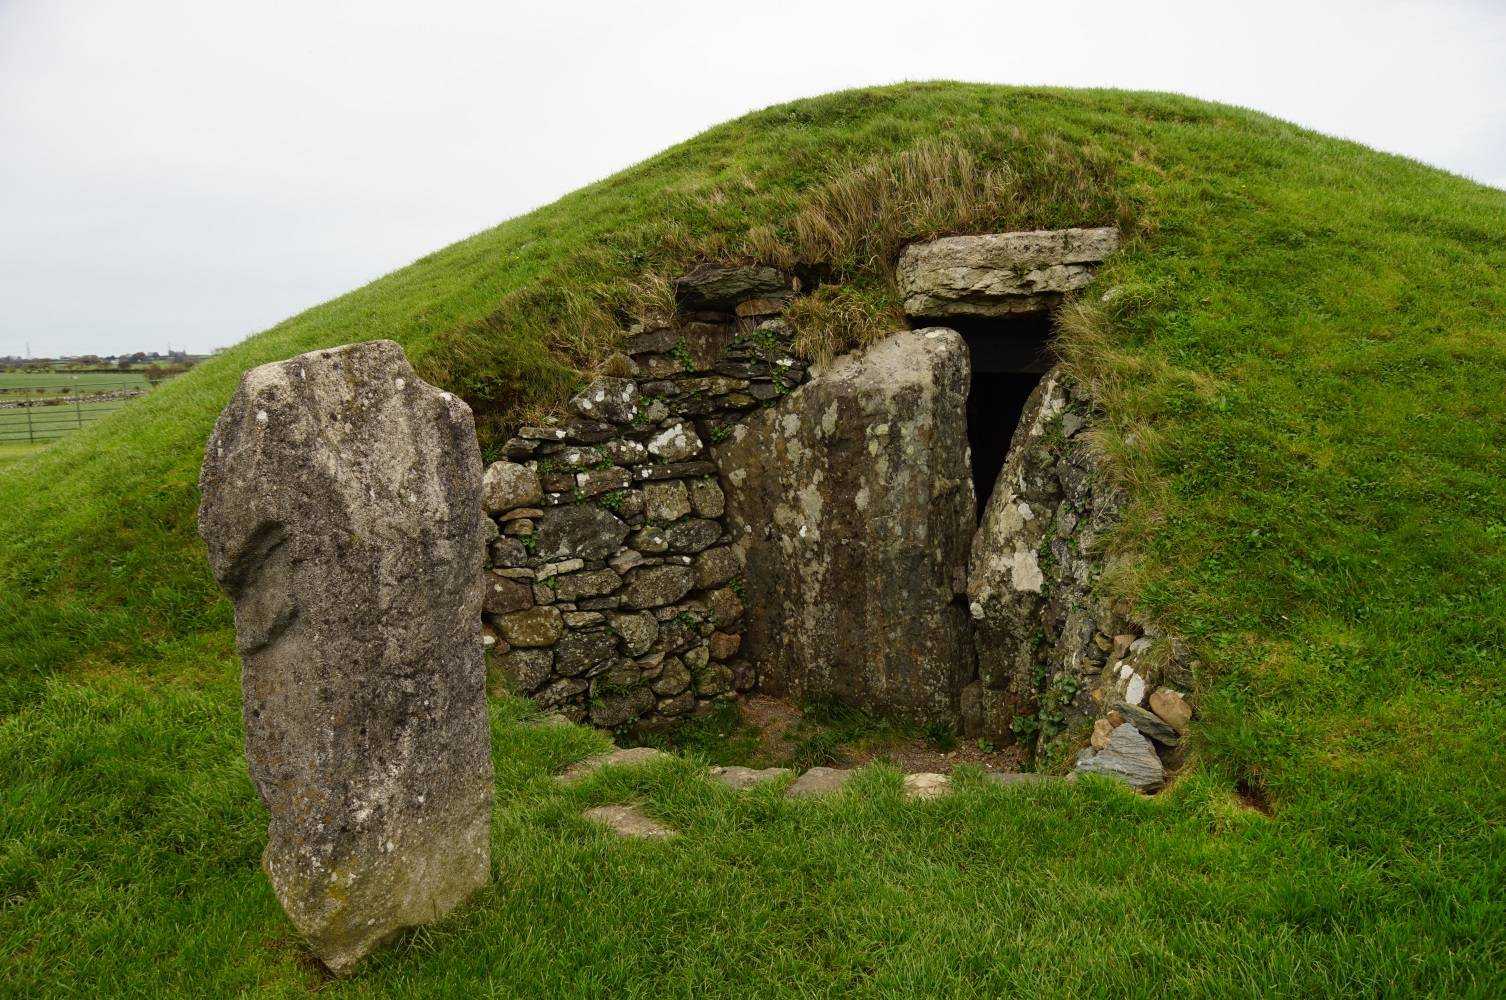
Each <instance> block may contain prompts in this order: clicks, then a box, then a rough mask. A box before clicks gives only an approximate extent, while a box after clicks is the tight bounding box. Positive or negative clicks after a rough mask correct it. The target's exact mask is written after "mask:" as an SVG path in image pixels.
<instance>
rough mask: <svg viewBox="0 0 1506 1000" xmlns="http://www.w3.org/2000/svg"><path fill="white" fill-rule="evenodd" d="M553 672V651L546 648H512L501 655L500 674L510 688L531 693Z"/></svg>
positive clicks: (523, 692) (541, 685) (522, 692)
mask: <svg viewBox="0 0 1506 1000" xmlns="http://www.w3.org/2000/svg"><path fill="white" fill-rule="evenodd" d="M553 672H554V653H553V652H552V651H551V650H548V649H514V650H513V651H512V652H510V653H508V654H506V655H505V656H503V657H502V674H503V676H504V677H506V678H507V682H508V683H509V684H510V685H512V689H513V690H514V691H517V692H519V693H521V694H532V693H533V692H534V691H537V690H538V689H539V688H541V687H543V685H544V682H545V681H547V680H549V676H550V675H551V674H552V673H553Z"/></svg>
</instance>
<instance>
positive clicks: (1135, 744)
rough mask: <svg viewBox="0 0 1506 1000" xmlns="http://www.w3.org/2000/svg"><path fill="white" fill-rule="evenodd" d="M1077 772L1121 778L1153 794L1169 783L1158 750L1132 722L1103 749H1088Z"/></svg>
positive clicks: (1114, 735)
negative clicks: (1157, 754) (1157, 753)
mask: <svg viewBox="0 0 1506 1000" xmlns="http://www.w3.org/2000/svg"><path fill="white" fill-rule="evenodd" d="M1075 770H1076V772H1077V773H1079V774H1103V775H1107V776H1108V777H1111V778H1118V779H1119V780H1120V781H1124V782H1126V783H1128V784H1129V786H1130V787H1131V788H1135V789H1138V790H1139V791H1142V792H1153V791H1155V790H1156V789H1158V788H1160V787H1161V786H1162V785H1164V784H1165V783H1166V769H1165V767H1164V766H1163V765H1162V764H1161V758H1160V757H1158V756H1156V748H1155V747H1153V746H1151V743H1150V740H1148V739H1146V738H1145V737H1144V736H1142V735H1140V733H1139V731H1138V730H1136V729H1135V727H1134V726H1132V725H1130V724H1129V723H1128V722H1126V723H1123V724H1122V725H1120V726H1119V727H1117V728H1116V729H1115V730H1114V732H1113V734H1112V735H1111V736H1110V737H1109V742H1108V745H1107V746H1105V747H1104V748H1103V749H1102V750H1094V749H1092V748H1091V747H1090V748H1087V749H1084V750H1083V751H1082V752H1081V754H1080V755H1079V756H1078V758H1077V765H1076V767H1075Z"/></svg>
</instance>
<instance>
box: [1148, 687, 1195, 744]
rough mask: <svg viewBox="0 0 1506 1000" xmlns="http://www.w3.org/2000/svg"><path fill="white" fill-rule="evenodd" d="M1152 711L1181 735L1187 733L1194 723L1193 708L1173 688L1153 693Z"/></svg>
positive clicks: (1161, 689) (1151, 700) (1151, 699)
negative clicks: (1189, 726)
mask: <svg viewBox="0 0 1506 1000" xmlns="http://www.w3.org/2000/svg"><path fill="white" fill-rule="evenodd" d="M1150 710H1151V711H1152V712H1155V713H1156V715H1157V716H1159V717H1160V719H1161V721H1162V722H1165V723H1166V724H1167V725H1168V726H1170V727H1172V728H1173V729H1175V730H1176V731H1177V732H1179V733H1185V732H1186V731H1187V726H1188V725H1189V724H1190V723H1191V722H1192V706H1191V705H1189V704H1187V699H1185V698H1183V697H1182V696H1181V695H1180V694H1178V693H1177V692H1175V691H1173V690H1172V689H1171V688H1164V687H1163V688H1157V689H1156V690H1155V691H1154V692H1152V694H1151V696H1150Z"/></svg>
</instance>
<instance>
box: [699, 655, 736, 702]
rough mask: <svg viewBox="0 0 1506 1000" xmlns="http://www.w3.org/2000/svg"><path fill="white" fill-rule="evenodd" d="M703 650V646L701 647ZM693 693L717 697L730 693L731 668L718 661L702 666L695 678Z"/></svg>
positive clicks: (706, 696) (704, 696) (703, 696)
mask: <svg viewBox="0 0 1506 1000" xmlns="http://www.w3.org/2000/svg"><path fill="white" fill-rule="evenodd" d="M701 652H702V653H704V652H705V647H704V646H703V647H702V648H701ZM695 693H696V694H698V695H700V696H701V697H702V698H717V697H720V696H721V695H724V694H731V693H732V668H731V667H724V666H722V665H721V664H720V663H718V664H715V665H713V666H709V667H704V668H703V669H702V670H701V671H700V673H699V674H698V675H697V676H696V679H695Z"/></svg>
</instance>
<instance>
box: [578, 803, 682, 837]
mask: <svg viewBox="0 0 1506 1000" xmlns="http://www.w3.org/2000/svg"><path fill="white" fill-rule="evenodd" d="M581 815H582V816H584V817H585V818H586V819H588V820H590V821H591V822H593V823H601V824H602V825H604V826H607V827H610V828H611V830H612V832H613V833H615V834H617V835H619V836H622V837H632V838H634V839H637V840H668V839H669V838H670V837H673V836H676V831H675V829H674V828H673V827H670V826H665V825H664V824H663V823H660V822H659V821H658V820H656V819H654V818H653V817H652V816H649V815H648V814H646V813H645V812H643V810H641V809H639V808H638V807H637V806H595V807H593V808H591V809H587V810H586V811H585V812H583V813H581Z"/></svg>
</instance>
